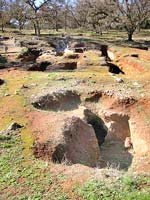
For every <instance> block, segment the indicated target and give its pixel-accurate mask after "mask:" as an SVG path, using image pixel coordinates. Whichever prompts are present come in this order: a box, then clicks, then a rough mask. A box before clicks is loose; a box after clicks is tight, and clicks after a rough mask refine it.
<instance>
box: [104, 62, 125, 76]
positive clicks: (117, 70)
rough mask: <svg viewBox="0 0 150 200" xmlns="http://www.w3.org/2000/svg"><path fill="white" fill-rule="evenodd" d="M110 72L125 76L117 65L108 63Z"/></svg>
mask: <svg viewBox="0 0 150 200" xmlns="http://www.w3.org/2000/svg"><path fill="white" fill-rule="evenodd" d="M107 66H108V71H109V72H111V73H113V74H125V73H124V71H122V70H121V69H120V68H119V67H118V66H117V65H115V64H113V63H111V62H107Z"/></svg>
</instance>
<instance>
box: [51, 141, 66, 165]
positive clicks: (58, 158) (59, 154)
mask: <svg viewBox="0 0 150 200" xmlns="http://www.w3.org/2000/svg"><path fill="white" fill-rule="evenodd" d="M64 155H65V148H64V145H62V144H59V145H58V146H57V147H56V149H55V151H54V153H53V154H52V162H54V163H62V162H63V161H64V160H65V156H64Z"/></svg>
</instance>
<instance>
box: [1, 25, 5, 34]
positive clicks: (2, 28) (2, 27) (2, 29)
mask: <svg viewBox="0 0 150 200" xmlns="http://www.w3.org/2000/svg"><path fill="white" fill-rule="evenodd" d="M1 31H2V33H4V24H3V23H2V26H1Z"/></svg>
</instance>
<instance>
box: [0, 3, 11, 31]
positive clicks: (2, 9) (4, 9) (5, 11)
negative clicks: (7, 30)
mask: <svg viewBox="0 0 150 200" xmlns="http://www.w3.org/2000/svg"><path fill="white" fill-rule="evenodd" d="M9 22H10V14H9V4H8V2H7V1H6V0H0V25H1V31H2V32H4V26H5V25H6V24H8V23H9Z"/></svg>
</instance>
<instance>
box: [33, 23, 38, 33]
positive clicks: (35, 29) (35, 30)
mask: <svg viewBox="0 0 150 200" xmlns="http://www.w3.org/2000/svg"><path fill="white" fill-rule="evenodd" d="M33 26H34V33H35V35H37V28H36V25H35V23H33Z"/></svg>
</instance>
